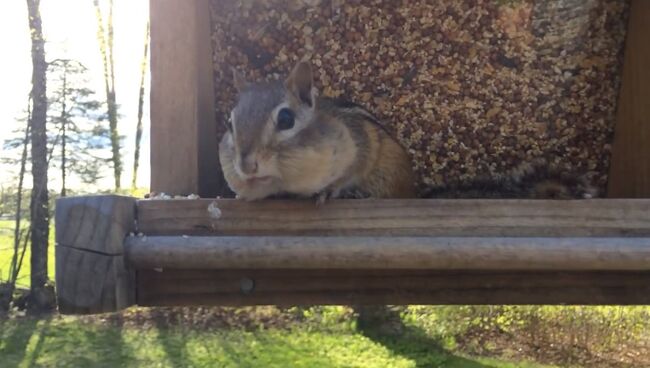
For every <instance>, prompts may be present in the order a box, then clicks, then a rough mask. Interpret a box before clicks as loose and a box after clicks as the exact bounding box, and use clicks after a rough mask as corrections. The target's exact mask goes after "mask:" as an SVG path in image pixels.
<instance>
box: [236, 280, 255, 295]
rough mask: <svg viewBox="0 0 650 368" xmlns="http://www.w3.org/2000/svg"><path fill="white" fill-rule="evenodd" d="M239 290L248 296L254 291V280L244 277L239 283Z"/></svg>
mask: <svg viewBox="0 0 650 368" xmlns="http://www.w3.org/2000/svg"><path fill="white" fill-rule="evenodd" d="M239 288H240V289H241V292H242V293H244V294H250V293H252V292H253V290H255V280H253V279H249V278H248V277H244V278H243V279H241V280H240V281H239Z"/></svg>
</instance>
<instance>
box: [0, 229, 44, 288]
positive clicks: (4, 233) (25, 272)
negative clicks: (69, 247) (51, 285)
mask: <svg viewBox="0 0 650 368" xmlns="http://www.w3.org/2000/svg"><path fill="white" fill-rule="evenodd" d="M28 225H29V223H28V222H26V221H25V220H23V221H22V222H21V227H23V228H27V227H28ZM49 245H50V247H49V250H48V252H49V257H48V260H47V264H48V269H47V271H48V274H49V276H50V278H51V279H52V280H53V279H54V226H52V228H51V229H50V244H49ZM13 247H14V222H13V221H11V220H0V281H1V280H6V279H7V278H8V275H9V266H10V264H11V256H12V255H13ZM29 255H30V252H29V249H27V253H25V260H24V261H23V265H22V267H21V269H20V274H19V275H18V282H17V283H18V285H20V286H24V287H28V286H29V275H30V264H29Z"/></svg>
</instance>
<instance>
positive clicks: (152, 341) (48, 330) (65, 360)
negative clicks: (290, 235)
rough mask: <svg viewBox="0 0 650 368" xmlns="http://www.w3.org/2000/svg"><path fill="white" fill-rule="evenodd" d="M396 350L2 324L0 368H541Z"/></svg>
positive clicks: (232, 333) (339, 340) (327, 334)
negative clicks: (0, 363) (0, 358)
mask: <svg viewBox="0 0 650 368" xmlns="http://www.w3.org/2000/svg"><path fill="white" fill-rule="evenodd" d="M399 344H400V346H401V348H399V349H397V348H395V346H394V345H390V344H383V343H381V342H377V341H374V340H372V339H370V338H368V337H365V336H363V335H360V334H358V333H354V332H351V331H337V332H332V331H315V330H312V331H307V330H306V329H304V328H301V327H297V328H295V329H292V330H286V329H268V330H258V331H241V330H231V329H225V330H216V331H215V330H212V331H211V330H194V329H193V330H189V329H187V328H181V327H177V328H166V327H162V326H155V327H150V328H135V327H131V326H120V325H119V324H101V323H96V322H90V323H89V322H82V320H81V319H77V318H70V317H66V318H56V319H49V320H41V321H37V320H33V319H29V318H19V319H11V320H7V321H4V322H1V321H0V356H2V362H3V367H5V366H6V367H29V366H39V367H148V366H151V367H251V368H252V367H269V368H270V367H282V368H284V367H310V368H312V367H313V368H317V367H328V368H329V367H363V368H366V367H367V368H373V367H378V368H385V367H395V368H415V367H446V368H454V367H457V368H482V367H530V368H534V367H541V366H539V365H533V364H525V363H516V364H514V363H506V362H502V361H498V360H491V359H478V360H476V359H470V358H465V357H461V356H457V355H454V354H451V353H448V352H445V351H444V350H440V349H437V348H436V347H435V346H423V345H419V344H414V343H413V341H412V340H410V338H409V337H406V338H403V339H400V342H399Z"/></svg>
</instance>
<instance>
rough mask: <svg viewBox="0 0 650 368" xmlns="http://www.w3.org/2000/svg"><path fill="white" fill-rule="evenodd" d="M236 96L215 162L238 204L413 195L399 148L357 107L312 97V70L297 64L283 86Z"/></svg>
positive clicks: (240, 87)
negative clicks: (281, 199) (294, 198)
mask: <svg viewBox="0 0 650 368" xmlns="http://www.w3.org/2000/svg"><path fill="white" fill-rule="evenodd" d="M233 79H234V84H235V88H236V89H237V91H238V99H237V103H236V106H235V107H234V109H233V110H232V112H231V115H230V121H229V124H227V127H228V131H227V132H226V134H225V135H224V136H223V138H222V140H221V143H220V144H219V160H220V162H221V167H222V169H223V173H224V176H225V178H226V181H227V183H228V185H229V186H230V188H231V189H232V190H233V191H234V192H235V193H236V194H237V197H238V198H242V199H244V200H257V199H262V198H268V197H271V196H277V195H294V196H298V197H313V196H316V198H317V199H318V203H323V202H324V201H325V200H326V199H328V198H348V197H355V198H365V197H373V198H410V197H413V198H414V197H416V186H415V178H414V174H413V171H412V167H411V161H410V159H409V157H408V155H407V154H406V152H405V150H404V149H403V148H402V147H401V146H400V145H399V143H397V141H396V140H395V139H393V138H392V137H391V136H390V135H389V134H388V132H387V131H386V130H384V128H383V127H382V126H381V125H380V124H379V122H378V121H377V119H376V118H375V117H374V116H373V115H372V114H371V113H370V112H368V111H367V110H365V109H364V108H363V107H361V106H359V105H356V104H354V103H351V102H347V101H342V100H336V99H331V98H325V97H318V92H317V90H316V88H315V87H314V84H313V76H312V68H311V66H310V64H309V63H307V62H304V61H303V62H299V63H298V64H297V65H296V66H295V67H294V69H293V70H292V71H291V73H290V75H289V76H288V77H287V79H286V80H284V81H274V82H266V83H248V82H246V81H245V80H244V79H243V78H242V76H241V75H240V74H239V73H238V72H237V71H235V70H234V69H233Z"/></svg>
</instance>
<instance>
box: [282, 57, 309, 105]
mask: <svg viewBox="0 0 650 368" xmlns="http://www.w3.org/2000/svg"><path fill="white" fill-rule="evenodd" d="M284 85H285V87H286V88H287V90H289V92H291V93H292V94H293V95H294V96H296V98H298V100H300V102H302V103H305V104H307V105H308V106H309V107H312V106H314V91H313V90H312V86H313V77H312V71H311V65H310V64H309V63H308V62H306V61H301V62H299V63H298V64H297V65H296V66H295V67H294V68H293V70H292V71H291V74H289V77H288V78H287V80H286V81H285V82H284Z"/></svg>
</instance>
